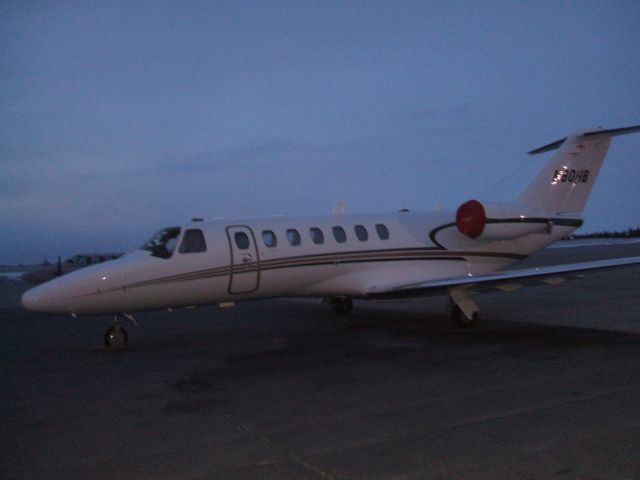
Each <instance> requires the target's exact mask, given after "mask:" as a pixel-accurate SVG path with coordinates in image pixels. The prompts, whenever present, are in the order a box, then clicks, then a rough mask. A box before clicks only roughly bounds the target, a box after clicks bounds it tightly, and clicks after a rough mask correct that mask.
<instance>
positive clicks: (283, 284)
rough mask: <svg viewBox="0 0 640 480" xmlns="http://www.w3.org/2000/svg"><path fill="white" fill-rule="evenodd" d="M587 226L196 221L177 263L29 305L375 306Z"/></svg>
mask: <svg viewBox="0 0 640 480" xmlns="http://www.w3.org/2000/svg"><path fill="white" fill-rule="evenodd" d="M490 221H491V220H488V223H487V224H488V225H489V222H490ZM580 223H581V222H580V221H579V220H576V219H569V220H564V219H553V218H552V219H547V218H525V217H524V216H520V217H519V218H508V219H507V218H502V219H499V220H493V223H492V224H491V226H492V228H494V229H498V230H495V231H497V232H498V233H499V235H497V237H496V236H495V235H494V236H493V237H490V236H488V237H487V238H484V239H483V238H482V237H479V238H477V239H473V238H469V237H467V236H465V235H462V234H461V233H460V232H459V231H458V229H457V227H456V219H455V212H431V213H411V212H400V213H391V214H372V215H332V216H324V217H273V218H267V219H261V220H253V219H239V220H233V221H223V220H220V221H212V222H191V223H188V224H186V225H181V226H176V227H173V232H174V234H175V235H176V236H175V238H174V239H173V243H174V245H175V246H174V247H173V249H172V252H171V255H170V256H167V255H166V254H165V255H164V256H159V255H156V254H154V252H153V251H151V250H149V249H147V250H145V249H138V250H135V251H133V252H131V253H129V254H127V255H125V256H123V257H122V258H120V259H117V260H113V261H110V262H106V263H104V264H100V265H95V266H92V267H88V268H85V269H82V270H79V271H76V272H73V273H70V274H67V275H64V276H62V277H60V278H57V279H55V280H52V281H50V282H47V283H45V284H43V285H41V286H39V287H36V288H34V289H32V290H30V291H28V292H27V293H26V294H25V296H24V297H23V303H24V305H25V306H26V307H27V308H29V309H30V310H34V311H40V312H50V313H69V314H73V315H89V314H107V313H129V312H136V311H141V310H151V309H163V308H173V307H181V306H191V305H201V304H212V303H224V302H234V301H238V300H247V299H255V298H266V297H279V296H301V297H353V298H366V297H367V292H369V291H372V290H380V289H384V288H385V287H386V286H390V285H394V284H399V283H404V284H408V283H411V282H413V281H415V282H417V281H425V280H429V279H442V278H450V277H456V276H461V275H482V274H487V273H492V272H496V271H498V270H501V269H503V268H504V267H505V266H507V265H509V264H511V263H513V262H516V261H518V260H521V259H523V258H526V257H528V256H529V255H531V254H532V253H534V252H535V251H537V250H539V249H541V248H543V247H544V246H546V245H548V244H550V243H552V242H554V241H556V240H558V239H560V238H562V237H564V236H566V235H568V234H569V233H571V232H572V231H573V230H575V228H577V227H578V226H579V224H580ZM532 225H533V226H534V227H535V228H534V229H533V230H532V228H531V227H532ZM487 231H488V230H487ZM187 232H189V233H187ZM194 232H195V233H194ZM198 232H201V233H198ZM187 235H188V236H189V241H190V242H191V244H192V245H191V247H189V246H188V245H186V244H187V243H189V242H187V239H186V236H187ZM320 236H322V240H320ZM298 237H299V238H298ZM314 239H315V240H314ZM298 240H299V242H298ZM194 242H195V243H194ZM193 245H195V246H193Z"/></svg>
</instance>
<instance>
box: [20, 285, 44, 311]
mask: <svg viewBox="0 0 640 480" xmlns="http://www.w3.org/2000/svg"><path fill="white" fill-rule="evenodd" d="M36 290H38V288H32V289H30V290H27V291H26V292H24V294H23V295H22V299H21V302H22V306H23V307H24V308H26V309H27V310H31V311H32V312H37V311H39V307H40V306H41V303H42V302H41V295H39V294H38V292H37V291H36Z"/></svg>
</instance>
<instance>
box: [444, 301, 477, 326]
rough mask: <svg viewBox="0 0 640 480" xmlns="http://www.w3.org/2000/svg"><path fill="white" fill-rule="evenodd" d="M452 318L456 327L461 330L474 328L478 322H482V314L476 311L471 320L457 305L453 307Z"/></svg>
mask: <svg viewBox="0 0 640 480" xmlns="http://www.w3.org/2000/svg"><path fill="white" fill-rule="evenodd" d="M450 308H451V318H452V319H453V321H454V323H455V324H456V326H458V327H461V328H470V327H473V326H474V325H475V324H476V323H478V320H480V312H479V311H477V310H476V311H475V312H473V314H472V315H471V318H467V316H466V315H465V314H464V313H463V312H462V310H461V309H460V307H459V306H458V305H456V304H455V303H454V304H453V305H451V307H450Z"/></svg>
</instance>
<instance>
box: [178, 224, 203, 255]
mask: <svg viewBox="0 0 640 480" xmlns="http://www.w3.org/2000/svg"><path fill="white" fill-rule="evenodd" d="M178 251H179V252H180V253H199V252H206V251H207V244H206V242H205V241H204V234H203V233H202V230H196V229H191V230H187V231H186V232H184V237H182V243H181V244H180V250H178Z"/></svg>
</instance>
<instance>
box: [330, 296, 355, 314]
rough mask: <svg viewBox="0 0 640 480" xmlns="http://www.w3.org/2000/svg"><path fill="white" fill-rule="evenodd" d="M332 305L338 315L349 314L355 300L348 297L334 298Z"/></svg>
mask: <svg viewBox="0 0 640 480" xmlns="http://www.w3.org/2000/svg"><path fill="white" fill-rule="evenodd" d="M331 306H332V307H333V312H334V313H335V314H336V315H349V314H350V313H351V310H353V300H351V299H350V298H348V297H339V298H332V299H331Z"/></svg>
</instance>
